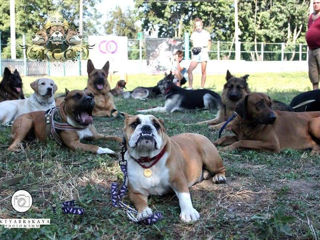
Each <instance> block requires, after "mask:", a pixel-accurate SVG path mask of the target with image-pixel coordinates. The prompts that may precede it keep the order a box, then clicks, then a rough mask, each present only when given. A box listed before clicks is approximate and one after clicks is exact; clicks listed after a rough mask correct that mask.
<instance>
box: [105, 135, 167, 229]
mask: <svg viewBox="0 0 320 240" xmlns="http://www.w3.org/2000/svg"><path fill="white" fill-rule="evenodd" d="M122 144H123V146H122V149H121V161H119V166H120V169H121V171H122V173H123V177H124V178H123V183H122V186H121V187H120V188H119V184H118V183H116V182H113V183H112V184H111V193H110V194H111V202H112V205H113V206H114V207H117V208H119V207H120V208H123V209H125V211H126V213H127V216H128V218H129V219H130V220H131V221H132V222H136V223H142V224H146V225H152V224H154V223H156V222H157V221H159V220H161V219H162V218H163V216H162V214H161V213H159V212H155V213H153V214H152V215H151V216H149V217H147V218H144V219H137V217H136V215H137V214H138V211H137V210H135V209H134V208H132V207H130V206H129V205H127V204H125V203H124V202H122V198H123V197H124V195H125V194H126V193H127V191H128V171H127V161H126V160H125V159H124V154H125V152H126V144H125V141H123V143H122Z"/></svg>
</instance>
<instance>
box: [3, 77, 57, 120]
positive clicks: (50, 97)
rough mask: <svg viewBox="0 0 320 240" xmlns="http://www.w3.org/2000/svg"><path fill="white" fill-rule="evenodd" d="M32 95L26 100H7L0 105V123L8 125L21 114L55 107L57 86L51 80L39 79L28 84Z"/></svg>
mask: <svg viewBox="0 0 320 240" xmlns="http://www.w3.org/2000/svg"><path fill="white" fill-rule="evenodd" d="M30 86H31V88H32V89H33V90H34V93H33V94H32V95H31V96H30V97H29V98H26V99H17V100H7V101H3V102H1V103H0V123H2V124H3V125H8V124H10V123H11V122H12V121H14V120H15V119H16V118H17V117H19V116H20V115H22V114H25V113H29V112H35V111H46V110H48V109H50V108H52V107H54V106H55V101H54V93H55V92H56V91H57V85H56V84H55V83H54V81H53V80H52V79H49V78H39V79H37V80H35V81H33V82H32V83H31V84H30Z"/></svg>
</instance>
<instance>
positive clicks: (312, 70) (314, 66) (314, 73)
mask: <svg viewBox="0 0 320 240" xmlns="http://www.w3.org/2000/svg"><path fill="white" fill-rule="evenodd" d="M314 51H315V50H309V52H308V66H309V79H310V81H311V83H312V87H313V89H316V88H317V87H318V82H319V66H318V64H319V63H320V61H318V63H317V58H316V55H315V53H314ZM319 60H320V59H319Z"/></svg>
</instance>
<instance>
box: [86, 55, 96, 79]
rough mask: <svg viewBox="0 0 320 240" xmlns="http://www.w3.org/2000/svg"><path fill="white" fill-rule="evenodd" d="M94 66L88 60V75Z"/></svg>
mask: <svg viewBox="0 0 320 240" xmlns="http://www.w3.org/2000/svg"><path fill="white" fill-rule="evenodd" d="M94 69H95V68H94V65H93V63H92V61H91V59H88V62H87V72H88V75H89V74H90V73H91V72H92V71H93V70H94Z"/></svg>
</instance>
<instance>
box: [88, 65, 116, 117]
mask: <svg viewBox="0 0 320 240" xmlns="http://www.w3.org/2000/svg"><path fill="white" fill-rule="evenodd" d="M87 72H88V84H87V89H88V90H89V91H90V92H92V93H93V95H94V101H95V106H94V109H93V112H92V115H93V116H99V117H102V116H108V117H117V116H118V114H119V112H118V110H117V109H116V106H115V104H114V101H113V96H112V94H111V92H110V91H111V88H110V84H109V82H108V79H107V78H108V74H109V61H107V62H106V63H105V65H104V66H103V68H102V69H96V68H95V67H94V65H93V63H92V61H91V60H90V59H89V60H88V62H87Z"/></svg>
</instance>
